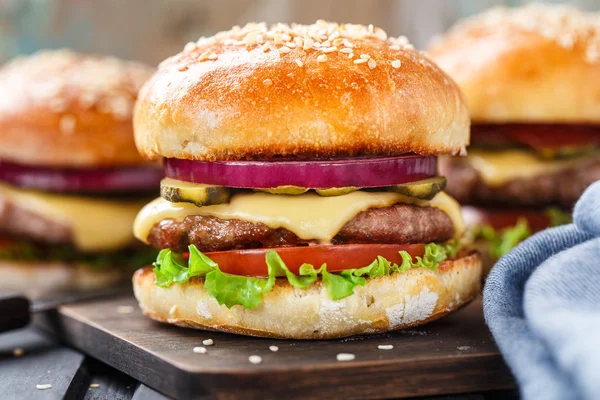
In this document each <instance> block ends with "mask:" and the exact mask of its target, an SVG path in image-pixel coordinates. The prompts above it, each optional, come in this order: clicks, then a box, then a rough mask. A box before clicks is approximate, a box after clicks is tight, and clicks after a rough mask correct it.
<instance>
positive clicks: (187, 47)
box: [183, 42, 198, 53]
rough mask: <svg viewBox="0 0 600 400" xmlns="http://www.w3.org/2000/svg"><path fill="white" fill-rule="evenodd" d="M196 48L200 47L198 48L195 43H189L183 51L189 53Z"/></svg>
mask: <svg viewBox="0 0 600 400" xmlns="http://www.w3.org/2000/svg"><path fill="white" fill-rule="evenodd" d="M196 47H198V46H196V43H195V42H189V43H187V44H186V45H185V47H184V48H183V51H184V52H186V53H187V52H190V51H192V50H196Z"/></svg>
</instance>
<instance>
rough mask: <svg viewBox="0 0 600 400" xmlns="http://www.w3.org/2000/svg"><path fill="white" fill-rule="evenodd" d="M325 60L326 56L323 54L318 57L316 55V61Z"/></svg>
mask: <svg viewBox="0 0 600 400" xmlns="http://www.w3.org/2000/svg"><path fill="white" fill-rule="evenodd" d="M325 61H327V56H326V55H325V54H321V55H320V56H319V57H317V62H325Z"/></svg>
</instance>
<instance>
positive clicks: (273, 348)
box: [269, 346, 279, 353]
mask: <svg viewBox="0 0 600 400" xmlns="http://www.w3.org/2000/svg"><path fill="white" fill-rule="evenodd" d="M269 350H271V351H272V352H273V353H276V352H278V351H279V347H277V346H269Z"/></svg>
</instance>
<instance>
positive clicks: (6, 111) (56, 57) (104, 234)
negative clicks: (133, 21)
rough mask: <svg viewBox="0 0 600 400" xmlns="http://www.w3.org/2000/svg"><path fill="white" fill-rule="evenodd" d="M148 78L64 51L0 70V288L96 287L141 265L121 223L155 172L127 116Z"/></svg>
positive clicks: (138, 68) (127, 222) (142, 251)
mask: <svg viewBox="0 0 600 400" xmlns="http://www.w3.org/2000/svg"><path fill="white" fill-rule="evenodd" d="M151 73H152V70H151V69H149V68H148V67H146V66H143V65H140V64H135V63H127V62H123V61H119V60H116V59H113V58H109V57H101V56H87V55H81V54H76V53H73V52H71V51H67V50H60V51H45V52H40V53H37V54H34V55H32V56H28V57H22V58H18V59H15V60H13V61H11V62H9V63H8V64H6V65H4V66H3V67H2V68H1V69H0V92H1V93H2V94H1V95H0V141H1V144H0V274H1V275H2V277H3V278H2V280H1V281H0V290H3V291H24V292H27V293H28V294H30V295H40V294H45V293H47V292H51V291H55V290H65V289H73V288H75V289H91V288H99V287H102V286H109V285H113V284H114V283H115V282H117V281H119V280H123V279H127V278H128V277H129V276H131V272H132V267H137V266H140V265H144V263H145V262H148V260H149V257H151V256H152V253H153V252H152V251H149V250H148V249H146V248H144V247H143V246H142V247H140V245H139V243H138V242H137V241H136V240H135V238H134V237H133V235H132V233H131V224H132V222H133V220H134V218H135V215H136V214H137V212H138V211H139V210H140V208H141V207H142V206H143V204H144V203H143V202H140V200H135V198H136V196H137V197H138V198H139V196H141V195H142V196H144V198H147V196H148V195H149V193H151V192H152V191H154V190H157V189H158V185H159V181H160V179H161V176H162V171H161V170H160V169H157V168H156V167H154V166H152V165H150V164H148V162H146V161H144V160H143V159H142V158H141V157H140V156H139V154H138V153H137V150H136V148H135V143H134V140H133V127H132V120H131V117H132V110H133V105H134V102H135V99H136V97H137V92H138V90H139V88H140V87H141V85H142V84H143V82H144V81H145V80H146V79H148V78H149V77H150V75H151ZM154 255H155V253H154Z"/></svg>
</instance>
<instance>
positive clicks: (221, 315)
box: [133, 253, 481, 339]
mask: <svg viewBox="0 0 600 400" xmlns="http://www.w3.org/2000/svg"><path fill="white" fill-rule="evenodd" d="M154 279H155V276H154V273H153V272H152V269H151V268H144V269H140V270H138V271H137V272H136V273H135V275H134V277H133V288H134V293H135V296H136V298H137V299H138V301H139V303H140V307H141V308H142V310H143V312H144V314H146V315H147V316H149V317H150V318H152V319H154V320H157V321H161V322H168V323H170V324H175V325H179V326H184V327H189V328H198V329H205V330H213V331H223V332H230V333H236V334H242V335H251V336H263V337H273V338H282V339H333V338H340V337H346V336H352V335H358V334H366V333H381V332H390V331H394V330H398V329H402V328H407V327H411V326H416V325H421V324H424V323H427V322H429V321H432V320H435V319H437V318H440V317H442V316H444V315H446V314H447V313H449V312H451V311H453V310H455V309H457V308H459V307H460V306H462V305H464V304H466V303H468V302H469V301H471V300H472V299H473V298H474V297H475V296H476V295H477V294H478V293H479V290H480V287H481V259H480V256H479V255H478V254H477V253H472V254H468V255H465V256H463V257H462V258H459V259H456V260H453V261H444V262H443V263H441V264H440V265H439V266H438V269H437V270H436V271H432V270H430V269H426V268H413V269H411V270H409V271H407V272H405V273H398V274H394V275H391V276H384V277H379V278H375V279H368V280H367V284H366V285H365V286H357V287H356V288H355V289H354V294H352V295H351V296H349V297H346V298H344V299H342V300H338V301H333V300H331V299H330V298H329V296H328V295H327V292H326V290H325V288H324V286H323V285H322V283H320V282H317V283H315V284H313V285H311V286H310V287H309V288H308V289H306V290H301V289H295V288H294V287H292V286H291V285H290V284H289V283H288V282H287V281H285V280H281V279H279V280H278V282H277V283H276V285H275V287H274V288H273V290H272V291H270V292H267V293H265V294H264V295H263V304H262V305H260V306H259V307H258V308H255V309H244V308H242V307H241V306H234V307H232V308H231V309H228V308H227V307H226V306H224V305H223V306H221V305H219V304H218V303H217V301H216V300H215V299H214V298H212V297H210V296H209V295H208V294H207V292H206V290H205V289H204V285H203V279H199V278H194V279H193V280H191V281H190V282H188V283H186V284H173V285H171V286H170V287H169V288H166V289H163V288H160V287H158V286H156V285H155V284H154Z"/></svg>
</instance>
